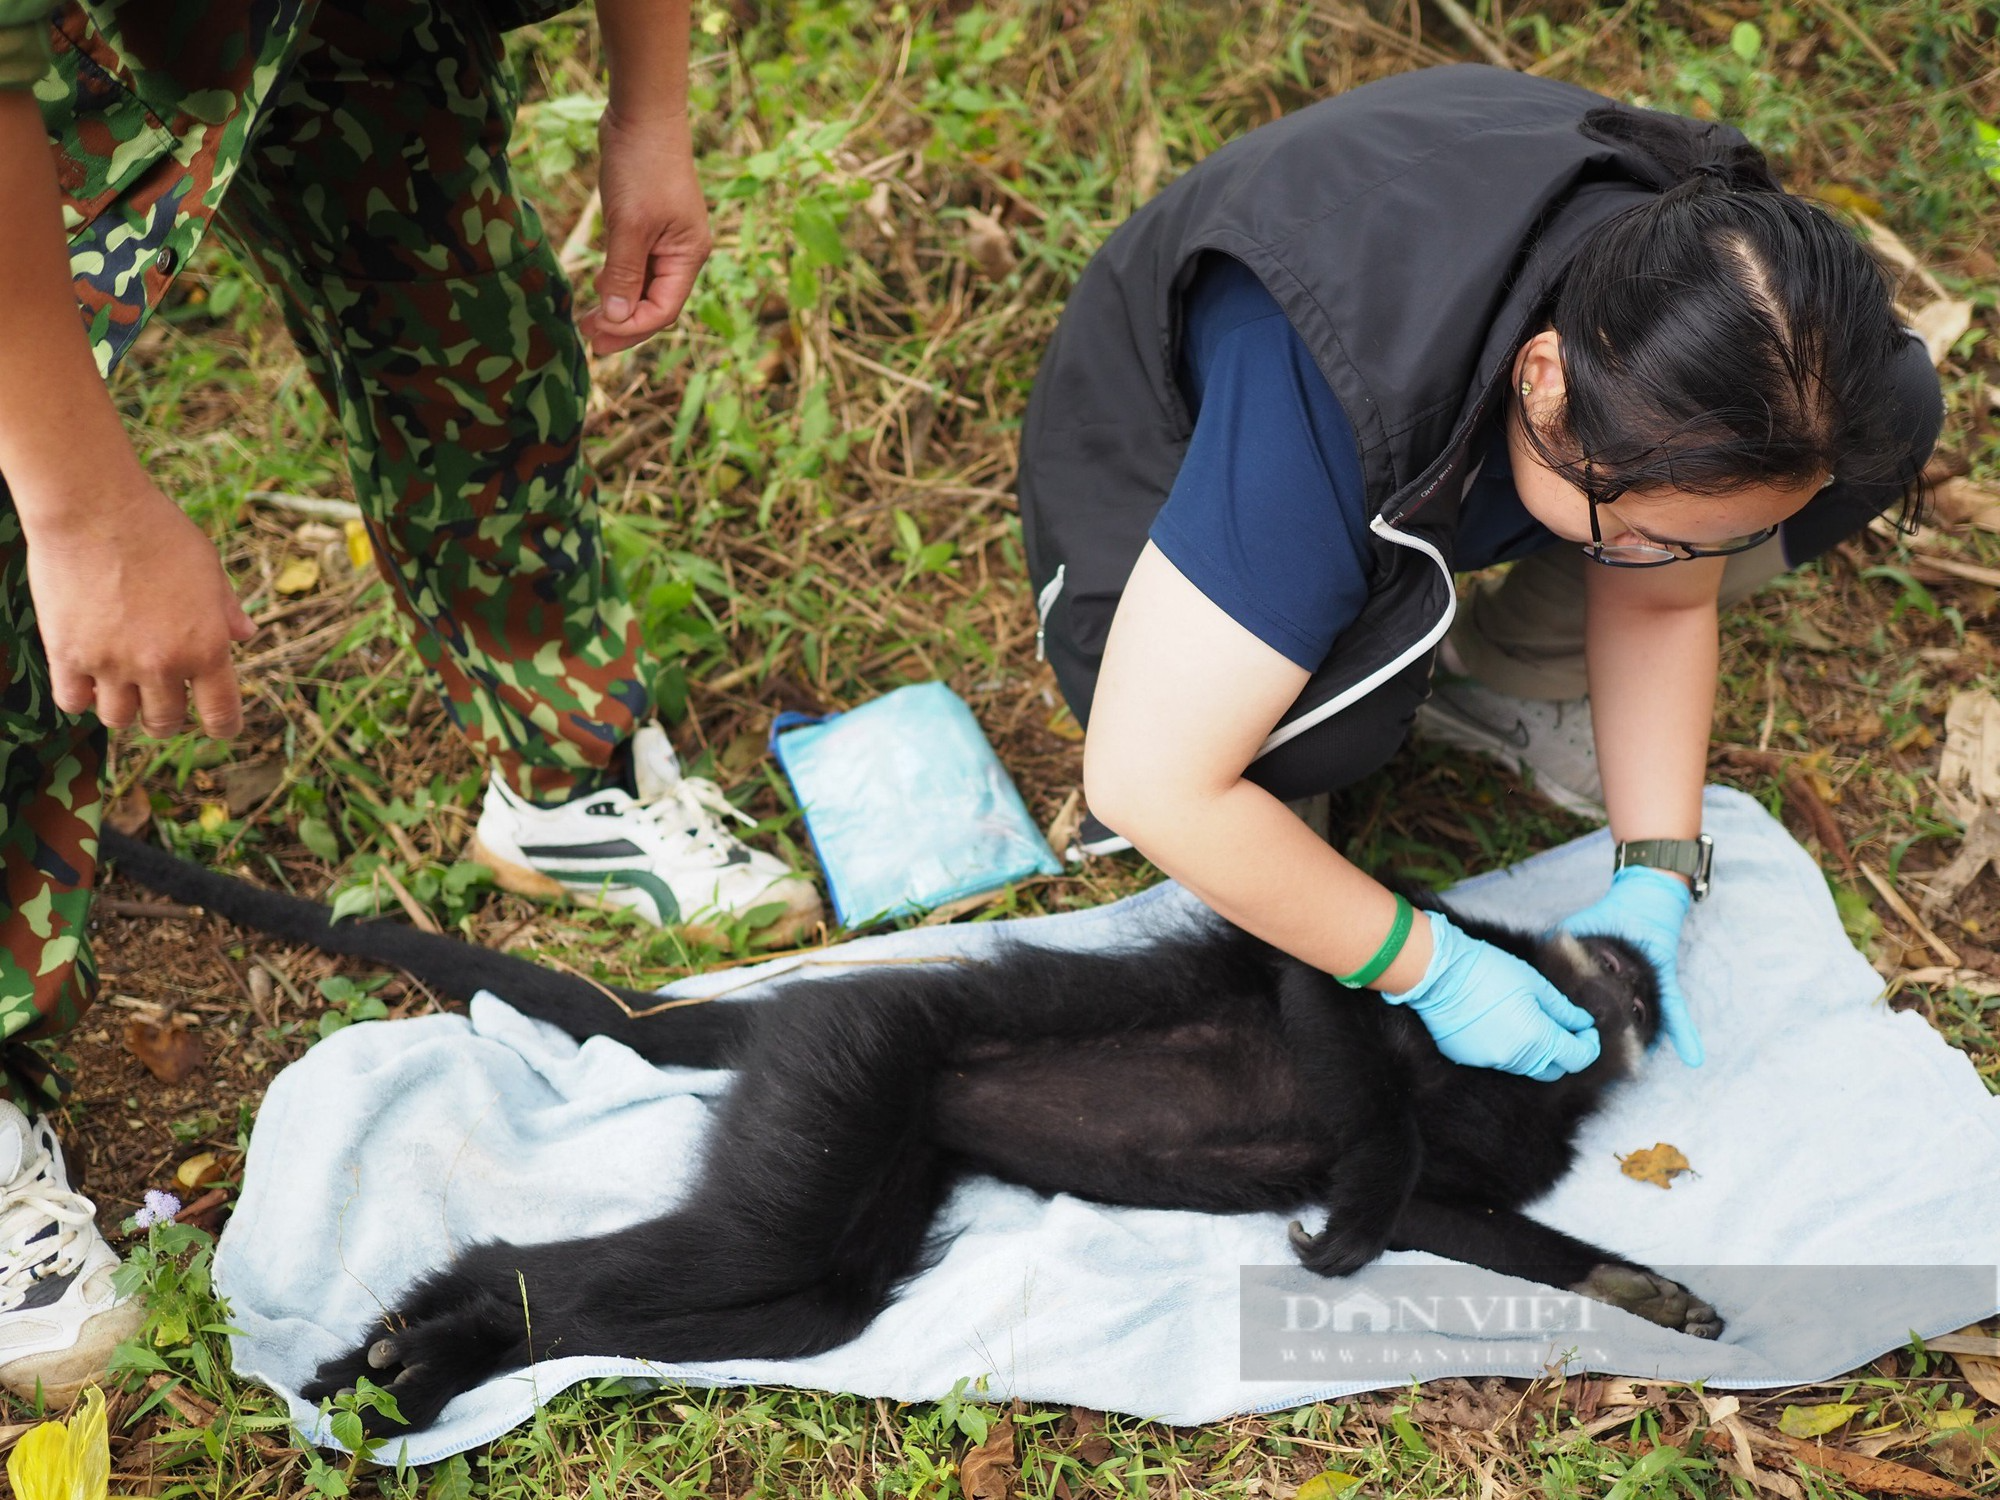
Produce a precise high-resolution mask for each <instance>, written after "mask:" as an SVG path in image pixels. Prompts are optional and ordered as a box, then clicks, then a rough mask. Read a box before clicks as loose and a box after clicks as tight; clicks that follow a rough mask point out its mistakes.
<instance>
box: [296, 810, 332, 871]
mask: <svg viewBox="0 0 2000 1500" xmlns="http://www.w3.org/2000/svg"><path fill="white" fill-rule="evenodd" d="M299 842H300V843H302V844H304V845H305V846H306V847H307V848H308V849H310V850H312V852H313V853H314V854H317V855H318V856H319V857H320V858H321V859H323V860H325V861H326V862H327V863H328V864H332V863H333V862H334V861H336V860H338V859H339V858H340V840H339V839H337V838H335V837H334V833H333V825H332V824H330V823H328V822H327V821H326V819H324V818H300V819H299Z"/></svg>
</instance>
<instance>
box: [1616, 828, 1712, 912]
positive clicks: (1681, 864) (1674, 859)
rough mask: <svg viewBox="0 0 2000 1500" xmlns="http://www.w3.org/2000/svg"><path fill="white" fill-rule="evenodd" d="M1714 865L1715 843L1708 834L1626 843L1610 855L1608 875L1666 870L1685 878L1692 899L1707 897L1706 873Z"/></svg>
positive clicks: (1636, 840)
mask: <svg viewBox="0 0 2000 1500" xmlns="http://www.w3.org/2000/svg"><path fill="white" fill-rule="evenodd" d="M1714 863H1715V840H1714V839H1712V838H1710V837H1709V836H1708V835H1707V834H1705V833H1704V834H1702V835H1701V836H1700V837H1699V838H1692V839H1628V840H1626V841H1625V842H1624V843H1622V844H1620V845H1618V846H1617V848H1616V849H1614V850H1613V851H1612V855H1611V873H1612V874H1614V875H1616V874H1617V873H1618V872H1619V871H1620V870H1622V869H1624V868H1625V867H1626V866H1627V865H1644V866H1645V867H1646V868H1647V869H1649V870H1665V871H1667V872H1668V873H1670V874H1673V875H1685V876H1687V878H1688V881H1689V883H1690V884H1691V885H1692V886H1693V887H1694V899H1695V900H1697V901H1699V900H1701V898H1702V897H1703V896H1706V895H1707V894H1708V872H1709V869H1710V868H1711V867H1712V866H1713V865H1714Z"/></svg>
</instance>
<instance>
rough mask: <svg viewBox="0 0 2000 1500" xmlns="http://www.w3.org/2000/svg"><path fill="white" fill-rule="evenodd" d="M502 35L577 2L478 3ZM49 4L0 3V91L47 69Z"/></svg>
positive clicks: (22, 85) (28, 84) (28, 82)
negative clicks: (491, 18)
mask: <svg viewBox="0 0 2000 1500" xmlns="http://www.w3.org/2000/svg"><path fill="white" fill-rule="evenodd" d="M479 3H480V5H481V6H482V7H483V8H484V9H485V11H486V12H487V14H488V15H490V16H492V17H493V22H494V24H495V25H496V26H498V27H499V28H500V29H501V30H502V31H509V30H512V29H513V28H514V27H516V26H526V25H530V24H531V23H533V22H536V21H546V20H547V19H548V18H549V17H551V16H554V15H559V14H561V13H562V12H563V11H566V10H568V9H569V8H570V7H571V6H573V5H575V4H576V3H577V0H479ZM54 8H55V7H54V6H53V5H52V4H51V3H50V0H0V89H26V88H33V87H34V86H35V83H36V81H37V80H38V79H40V78H41V76H42V74H43V73H45V72H47V71H48V66H49V16H50V15H51V13H52V12H53V10H54Z"/></svg>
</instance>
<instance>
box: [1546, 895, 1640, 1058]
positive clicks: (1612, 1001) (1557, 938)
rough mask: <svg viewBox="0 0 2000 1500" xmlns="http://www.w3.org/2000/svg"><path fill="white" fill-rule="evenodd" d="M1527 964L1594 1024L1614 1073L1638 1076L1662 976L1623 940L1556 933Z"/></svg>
mask: <svg viewBox="0 0 2000 1500" xmlns="http://www.w3.org/2000/svg"><path fill="white" fill-rule="evenodd" d="M1531 962H1533V964H1534V965H1535V967H1536V968H1538V969H1540V970H1541V971H1542V973H1543V974H1545V975H1547V976H1548V980H1549V982H1550V983H1551V984H1553V985H1554V986H1555V987H1556V988H1557V989H1559V990H1561V991H1562V992H1563V993H1564V994H1565V995H1567V996H1568V997H1569V998H1570V999H1571V1000H1572V1001H1573V1002H1575V1003H1576V1004H1577V1005H1579V1006H1581V1007H1582V1008H1583V1009H1584V1010H1587V1011H1589V1012H1590V1014H1591V1018H1592V1019H1593V1020H1595V1021H1596V1022H1597V1030H1598V1035H1599V1036H1600V1037H1601V1038H1602V1040H1603V1043H1604V1051H1603V1056H1604V1057H1605V1058H1607V1059H1610V1060H1611V1061H1612V1062H1613V1065H1614V1067H1615V1068H1616V1070H1617V1071H1618V1072H1621V1073H1626V1074H1630V1073H1633V1072H1636V1071H1637V1069H1638V1066H1639V1059H1640V1058H1641V1057H1642V1056H1643V1055H1644V1053H1645V1051H1646V1049H1647V1048H1648V1047H1650V1046H1652V1044H1653V1038H1654V1037H1655V1036H1657V1035H1658V1034H1659V1030H1660V976H1659V975H1658V973H1656V972H1655V971H1654V968H1653V965H1652V963H1651V962H1650V961H1649V960H1648V959H1647V958H1646V956H1645V955H1644V954H1643V953H1641V952H1640V951H1639V950H1638V949H1637V948H1635V947H1634V946H1633V945H1632V944H1630V943H1628V942H1626V941H1625V940H1624V939H1623V938H1615V937H1600V936H1594V935H1593V936H1591V937H1577V936H1575V935H1573V934H1571V933H1567V932H1563V931H1561V930H1558V931H1556V932H1553V933H1551V934H1549V936H1548V937H1546V938H1544V939H1543V940H1542V941H1541V942H1540V944H1539V945H1538V946H1537V948H1536V951H1535V952H1534V954H1533V955H1532V958H1531Z"/></svg>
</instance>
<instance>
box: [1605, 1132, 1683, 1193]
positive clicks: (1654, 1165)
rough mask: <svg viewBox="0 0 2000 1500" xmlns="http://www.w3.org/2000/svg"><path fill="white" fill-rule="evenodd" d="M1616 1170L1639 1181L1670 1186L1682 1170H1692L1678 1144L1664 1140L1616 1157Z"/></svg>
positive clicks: (1665, 1186) (1658, 1185) (1659, 1185)
mask: <svg viewBox="0 0 2000 1500" xmlns="http://www.w3.org/2000/svg"><path fill="white" fill-rule="evenodd" d="M1618 1170H1619V1171H1621V1172H1623V1173H1624V1174H1625V1175H1626V1176H1627V1177H1633V1178H1637V1179H1638V1180H1639V1181H1640V1182H1650V1183H1652V1184H1654V1185H1655V1186H1657V1187H1663V1188H1670V1187H1672V1186H1673V1185H1674V1184H1673V1179H1674V1178H1675V1177H1677V1176H1679V1175H1680V1174H1681V1173H1682V1172H1692V1171H1693V1170H1694V1168H1693V1167H1691V1166H1689V1165H1688V1159H1687V1158H1686V1157H1685V1156H1682V1155H1681V1153H1680V1148H1679V1147H1678V1146H1669V1145H1668V1144H1667V1143H1666V1142H1665V1141H1658V1142H1655V1143H1654V1144H1653V1145H1652V1146H1651V1147H1649V1148H1648V1149H1647V1150H1644V1151H1634V1152H1633V1153H1632V1154H1631V1155H1630V1156H1621V1157H1619V1158H1618Z"/></svg>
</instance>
